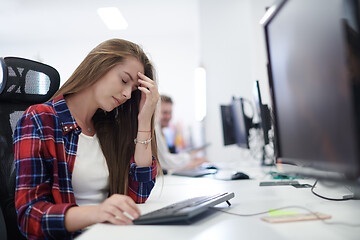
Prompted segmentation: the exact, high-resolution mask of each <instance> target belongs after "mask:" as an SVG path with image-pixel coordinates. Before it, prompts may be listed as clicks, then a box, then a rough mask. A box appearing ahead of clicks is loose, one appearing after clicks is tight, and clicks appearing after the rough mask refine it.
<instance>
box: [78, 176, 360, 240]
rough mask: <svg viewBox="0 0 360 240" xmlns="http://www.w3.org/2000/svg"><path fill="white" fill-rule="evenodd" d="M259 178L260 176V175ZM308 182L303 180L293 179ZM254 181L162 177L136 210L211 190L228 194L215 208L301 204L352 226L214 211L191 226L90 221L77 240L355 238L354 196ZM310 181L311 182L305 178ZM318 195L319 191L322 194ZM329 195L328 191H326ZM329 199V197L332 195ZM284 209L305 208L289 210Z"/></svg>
mask: <svg viewBox="0 0 360 240" xmlns="http://www.w3.org/2000/svg"><path fill="white" fill-rule="evenodd" d="M262 180H264V179H262ZM299 181H300V183H308V182H309V180H306V181H305V180H299ZM259 182H260V180H237V181H220V180H214V179H210V178H186V177H177V176H165V177H164V179H163V180H161V178H160V179H158V182H157V184H156V186H155V188H154V189H153V192H152V194H151V196H150V198H149V199H148V201H147V202H146V203H145V204H141V205H139V207H140V210H141V211H142V213H147V212H149V211H152V210H156V209H158V208H160V207H164V206H166V205H169V204H171V203H174V202H177V201H180V200H184V199H186V198H190V197H196V196H200V195H207V194H212V193H217V192H234V193H235V197H234V198H233V199H231V200H230V202H231V204H232V205H231V207H230V208H228V207H227V204H225V203H223V204H220V205H218V207H220V208H223V209H228V211H229V212H233V213H241V214H247V213H257V212H262V211H267V210H269V209H275V208H278V207H284V206H293V205H297V206H303V207H306V208H308V209H310V210H312V211H314V212H322V213H326V214H330V215H332V219H330V220H328V222H344V223H350V224H357V227H349V226H346V225H340V224H336V225H330V224H325V223H323V222H322V221H319V220H316V221H302V222H291V223H276V224H272V223H267V222H264V221H262V220H261V219H260V218H261V217H263V216H266V215H265V214H264V215H259V216H252V217H240V216H233V215H229V214H226V213H222V212H218V211H214V213H212V214H210V215H209V216H207V217H205V218H202V219H200V220H199V221H197V222H195V223H193V224H191V225H167V226H166V225H162V226H156V225H153V226H141V225H131V226H115V225H111V224H96V225H94V226H93V227H91V228H90V229H89V230H87V231H86V232H84V233H83V234H82V235H80V236H79V237H78V238H77V240H89V239H96V240H99V239H132V240H137V239H139V240H140V239H141V240H144V239H156V240H162V239H172V240H173V239H175V240H176V239H179V240H180V239H181V240H184V239H193V240H199V239H231V240H232V239H266V240H272V239H274V240H280V239H286V240H288V239H299V240H300V239H301V240H304V239H327V240H331V239H341V240H344V239H360V200H350V201H343V202H334V201H327V200H323V199H321V198H318V197H316V196H314V195H313V194H312V193H311V191H310V188H305V189H304V188H303V189H301V188H295V187H292V186H274V187H259ZM310 183H311V184H312V183H313V181H310ZM323 194H324V192H323ZM326 194H327V195H328V196H331V194H336V193H331V192H329V191H327V192H326ZM334 197H335V196H334ZM285 210H287V211H298V212H304V213H305V212H306V211H305V210H302V209H296V208H289V209H285Z"/></svg>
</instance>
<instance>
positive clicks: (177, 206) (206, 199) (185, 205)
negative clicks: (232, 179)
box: [133, 193, 235, 225]
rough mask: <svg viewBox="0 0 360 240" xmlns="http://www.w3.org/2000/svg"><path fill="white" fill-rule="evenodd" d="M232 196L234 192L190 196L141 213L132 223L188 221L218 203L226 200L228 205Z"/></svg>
mask: <svg viewBox="0 0 360 240" xmlns="http://www.w3.org/2000/svg"><path fill="white" fill-rule="evenodd" d="M234 196H235V195H234V193H221V194H215V195H211V196H202V197H195V198H190V199H187V200H184V201H181V202H177V203H174V204H171V205H169V206H166V207H163V208H160V209H159V210H156V211H153V212H150V213H147V214H144V215H141V216H140V217H139V218H138V219H135V220H134V221H133V223H134V224H149V225H150V224H162V223H170V222H177V221H188V220H190V219H192V218H193V217H195V216H197V215H199V214H201V213H203V212H205V211H206V210H208V209H209V208H210V207H214V206H215V205H218V204H219V203H222V202H225V201H226V202H227V203H228V204H229V206H230V202H229V199H231V198H233V197H234Z"/></svg>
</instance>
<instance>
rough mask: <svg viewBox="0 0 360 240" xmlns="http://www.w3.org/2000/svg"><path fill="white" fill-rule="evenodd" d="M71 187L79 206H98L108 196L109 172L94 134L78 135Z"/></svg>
mask: <svg viewBox="0 0 360 240" xmlns="http://www.w3.org/2000/svg"><path fill="white" fill-rule="evenodd" d="M72 186H73V190H74V195H75V200H76V203H77V204H78V205H79V206H81V205H95V204H100V203H102V202H103V201H104V200H105V199H106V198H107V196H108V194H109V170H108V167H107V163H106V160H105V157H104V154H103V152H102V150H101V148H100V144H99V139H98V138H97V136H96V134H95V135H94V136H93V137H91V136H87V135H85V134H83V133H81V134H80V135H79V142H78V146H77V152H76V158H75V163H74V169H73V173H72Z"/></svg>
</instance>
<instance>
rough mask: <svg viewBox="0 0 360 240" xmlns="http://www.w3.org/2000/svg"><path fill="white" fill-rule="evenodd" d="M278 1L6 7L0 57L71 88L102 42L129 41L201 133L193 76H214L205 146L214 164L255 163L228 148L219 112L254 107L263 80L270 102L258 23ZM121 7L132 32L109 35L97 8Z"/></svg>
mask: <svg viewBox="0 0 360 240" xmlns="http://www.w3.org/2000/svg"><path fill="white" fill-rule="evenodd" d="M273 2H274V0H223V1H218V0H178V1H167V0H152V1H148V0H122V1H116V0H103V1H86V0H77V1H72V0H63V1H51V2H50V1H46V0H33V1H25V0H0V6H1V8H0V22H2V23H3V24H2V27H1V29H2V30H1V31H0V56H20V57H25V58H30V59H34V60H40V61H43V62H44V63H47V64H49V65H51V66H53V67H55V68H56V69H57V70H58V71H59V72H60V76H61V78H62V81H65V80H66V79H67V78H68V77H69V76H70V74H71V73H72V72H73V70H74V69H75V68H76V67H77V65H78V64H79V63H80V61H81V60H82V59H83V58H84V57H85V55H86V54H87V53H88V52H89V51H90V50H91V49H92V48H93V47H95V46H96V45H97V44H98V43H100V42H102V41H103V40H106V39H109V38H112V37H119V38H125V39H128V40H131V41H134V42H136V43H139V44H140V45H142V46H143V47H144V50H145V52H147V53H148V54H149V56H150V58H151V59H152V60H153V62H154V64H155V67H156V69H157V75H158V81H159V90H160V93H166V94H169V95H170V96H172V97H173V99H174V101H175V105H174V116H173V119H174V121H173V122H174V123H176V122H177V121H181V122H183V124H184V127H185V130H187V129H188V126H191V127H192V129H193V130H194V132H197V133H198V129H199V126H200V124H199V123H197V122H196V121H195V117H194V116H195V114H194V111H195V110H194V94H195V93H194V88H193V86H194V83H193V81H194V70H195V68H196V67H197V66H199V65H203V66H204V67H205V68H206V70H207V100H208V102H207V117H206V120H205V126H206V130H205V133H206V141H207V142H211V143H212V145H211V147H210V148H209V150H208V152H207V156H208V157H209V159H210V160H211V161H226V160H234V159H235V160H237V159H239V158H242V157H243V158H244V157H248V154H247V152H246V150H245V151H244V150H240V149H239V148H238V147H236V146H230V147H224V146H223V137H222V127H221V118H220V104H228V103H229V102H230V100H231V97H232V96H236V97H240V96H241V97H245V98H248V99H249V100H252V98H253V97H252V87H253V83H254V81H255V80H256V79H258V80H260V84H261V90H262V95H263V100H264V102H265V103H266V102H268V101H269V93H268V84H267V74H266V68H265V64H266V58H265V46H264V37H263V32H262V28H261V26H260V25H259V20H260V18H261V17H262V16H263V14H264V12H265V7H266V6H269V5H271V4H272V3H273ZM105 6H117V7H118V8H119V9H120V10H121V12H122V13H123V15H124V17H125V18H126V19H127V20H128V23H129V28H128V29H127V30H125V31H115V32H112V31H110V30H107V29H106V27H105V26H104V24H103V23H102V22H101V20H100V18H99V17H98V16H97V14H96V9H97V8H98V7H105Z"/></svg>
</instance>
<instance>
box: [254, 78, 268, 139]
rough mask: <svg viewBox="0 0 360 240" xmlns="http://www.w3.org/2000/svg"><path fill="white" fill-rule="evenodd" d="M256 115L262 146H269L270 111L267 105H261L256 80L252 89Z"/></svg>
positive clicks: (258, 85)
mask: <svg viewBox="0 0 360 240" xmlns="http://www.w3.org/2000/svg"><path fill="white" fill-rule="evenodd" d="M253 95H254V100H255V107H256V114H257V117H258V119H259V121H258V124H259V128H261V129H262V133H263V137H264V144H265V145H266V144H269V130H270V129H271V119H270V111H269V108H268V105H266V104H263V103H262V100H261V91H260V84H259V81H258V80H256V81H255V84H254V89H253Z"/></svg>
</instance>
